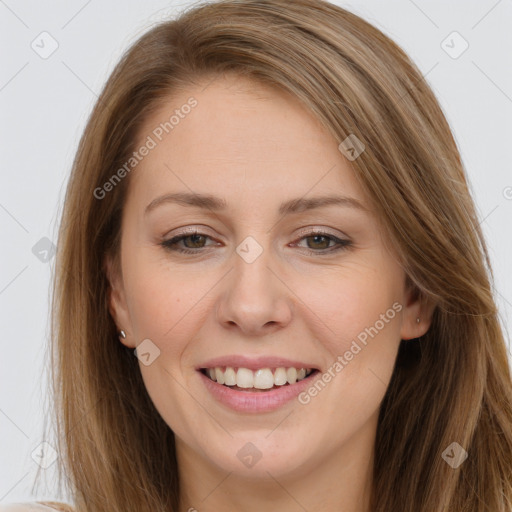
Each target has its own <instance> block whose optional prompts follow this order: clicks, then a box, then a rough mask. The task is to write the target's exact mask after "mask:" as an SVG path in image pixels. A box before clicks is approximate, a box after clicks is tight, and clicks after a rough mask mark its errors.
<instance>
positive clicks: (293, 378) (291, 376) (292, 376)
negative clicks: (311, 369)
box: [286, 368, 297, 384]
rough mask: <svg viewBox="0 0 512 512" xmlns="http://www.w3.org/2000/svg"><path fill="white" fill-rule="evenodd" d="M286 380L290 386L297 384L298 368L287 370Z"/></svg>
mask: <svg viewBox="0 0 512 512" xmlns="http://www.w3.org/2000/svg"><path fill="white" fill-rule="evenodd" d="M286 380H287V381H288V384H294V383H295V382H297V369H296V368H288V369H287V370H286Z"/></svg>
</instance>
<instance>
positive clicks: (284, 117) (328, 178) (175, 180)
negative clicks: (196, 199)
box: [130, 76, 364, 201]
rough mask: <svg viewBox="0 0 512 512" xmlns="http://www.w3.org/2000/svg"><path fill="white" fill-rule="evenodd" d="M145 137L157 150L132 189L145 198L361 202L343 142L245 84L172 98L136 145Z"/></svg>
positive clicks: (298, 107) (228, 80)
mask: <svg viewBox="0 0 512 512" xmlns="http://www.w3.org/2000/svg"><path fill="white" fill-rule="evenodd" d="M191 99H192V102H191ZM191 104H193V105H194V106H193V107H192V108H189V105H191ZM172 117H173V119H172V120H171V118H172ZM155 133H156V134H157V135H159V136H160V138H159V137H157V136H156V135H155ZM148 137H151V138H152V140H153V141H154V143H155V144H154V148H153V149H151V151H150V152H149V154H148V155H147V156H145V157H144V158H143V160H142V161H141V162H140V163H139V164H138V166H137V170H136V171H135V172H133V173H132V175H131V179H132V184H131V186H130V188H132V189H134V190H132V192H134V191H138V192H140V193H141V194H143V195H144V196H145V198H146V199H151V197H150V196H152V195H155V194H157V193H162V192H167V191H169V192H175V191H187V192H191V191H192V192H198V193H206V192H208V193H216V194H217V195H223V196H225V197H227V196H228V195H229V192H230V191H231V192H236V194H235V195H234V198H238V200H240V199H241V198H242V197H245V198H246V199H254V197H256V196H258V197H267V198H268V197H273V196H276V198H277V197H278V198H279V199H280V200H282V199H283V198H284V197H287V196H290V197H296V196H302V195H305V194H307V193H308V191H312V192H315V193H317V192H318V193H319V192H324V193H325V192H329V193H332V192H335V191H338V192H340V193H344V194H351V195H355V196H359V197H360V198H363V196H364V194H363V192H362V190H361V188H360V186H359V184H358V182H357V180H356V178H355V174H354V171H353V169H352V168H351V166H350V164H349V162H348V161H347V160H346V159H345V158H344V157H343V155H342V154H341V153H340V151H339V150H338V144H339V142H338V141H336V140H335V139H334V137H333V136H332V135H331V134H330V133H329V132H328V131H327V130H326V129H325V128H324V127H323V126H322V125H321V124H320V122H319V121H318V120H317V119H316V118H315V117H314V116H313V114H312V113H311V112H309V111H308V110H307V109H306V108H305V107H304V106H303V105H302V104H301V103H300V102H299V101H298V100H297V99H296V98H294V97H293V96H291V95H289V94H286V93H285V92H283V91H280V90H278V89H275V88H269V87H266V86H263V85H261V84H259V83H256V82H252V81H249V80H248V79H246V78H240V77H237V76H227V77H218V78H216V79H214V80H213V81H212V80H211V79H210V80H209V81H206V82H205V83H201V84H196V85H194V86H191V87H190V89H187V90H185V91H180V92H177V93H175V94H173V95H172V96H169V98H168V99H167V101H166V102H165V103H164V104H162V105H161V106H160V107H159V108H158V109H157V110H156V111H155V112H154V113H153V114H152V115H150V116H149V117H148V118H147V119H146V122H145V123H144V125H143V126H142V128H141V130H140V131H139V137H138V144H137V145H136V147H139V146H141V145H142V144H144V142H145V141H147V140H148V139H147V138H148ZM223 192H225V193H223ZM249 196H251V197H249ZM228 201H229V199H228Z"/></svg>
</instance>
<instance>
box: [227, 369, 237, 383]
mask: <svg viewBox="0 0 512 512" xmlns="http://www.w3.org/2000/svg"><path fill="white" fill-rule="evenodd" d="M224 384H226V386H236V373H235V370H233V368H231V367H228V368H226V371H225V372H224Z"/></svg>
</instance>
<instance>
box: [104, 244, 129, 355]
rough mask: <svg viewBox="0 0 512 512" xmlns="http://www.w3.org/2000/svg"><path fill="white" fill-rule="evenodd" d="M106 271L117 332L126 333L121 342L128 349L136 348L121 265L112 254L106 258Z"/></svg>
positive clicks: (110, 306)
mask: <svg viewBox="0 0 512 512" xmlns="http://www.w3.org/2000/svg"><path fill="white" fill-rule="evenodd" d="M104 270H105V274H106V276H107V281H108V292H107V294H108V309H109V312H110V315H111V316H112V318H113V319H114V322H115V324H116V326H117V330H118V331H120V330H123V331H124V332H125V333H126V338H122V337H121V336H120V337H119V341H120V342H121V343H122V344H123V345H125V346H126V347H129V348H135V340H134V338H133V335H132V332H133V331H132V327H131V319H130V313H129V310H128V306H127V303H126V294H125V290H124V285H123V276H122V272H121V268H120V264H119V263H118V262H117V261H114V258H113V257H112V256H111V255H110V254H108V255H107V256H106V257H105V260H104Z"/></svg>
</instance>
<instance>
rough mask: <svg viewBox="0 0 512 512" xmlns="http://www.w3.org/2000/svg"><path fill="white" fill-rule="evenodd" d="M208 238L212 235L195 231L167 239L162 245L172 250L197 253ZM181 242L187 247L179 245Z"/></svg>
mask: <svg viewBox="0 0 512 512" xmlns="http://www.w3.org/2000/svg"><path fill="white" fill-rule="evenodd" d="M207 238H210V237H209V236H208V235H205V234H203V233H199V232H198V231H194V232H193V233H187V234H183V235H177V236H175V237H174V238H171V239H170V240H165V241H164V242H162V243H161V245H162V246H163V247H165V248H166V249H169V250H170V251H176V252H180V253H184V254H197V253H198V252H199V250H200V249H202V248H203V247H204V242H205V241H206V239H207ZM180 242H183V243H184V244H185V248H182V247H178V244H179V243H180ZM185 242H186V243H185Z"/></svg>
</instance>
